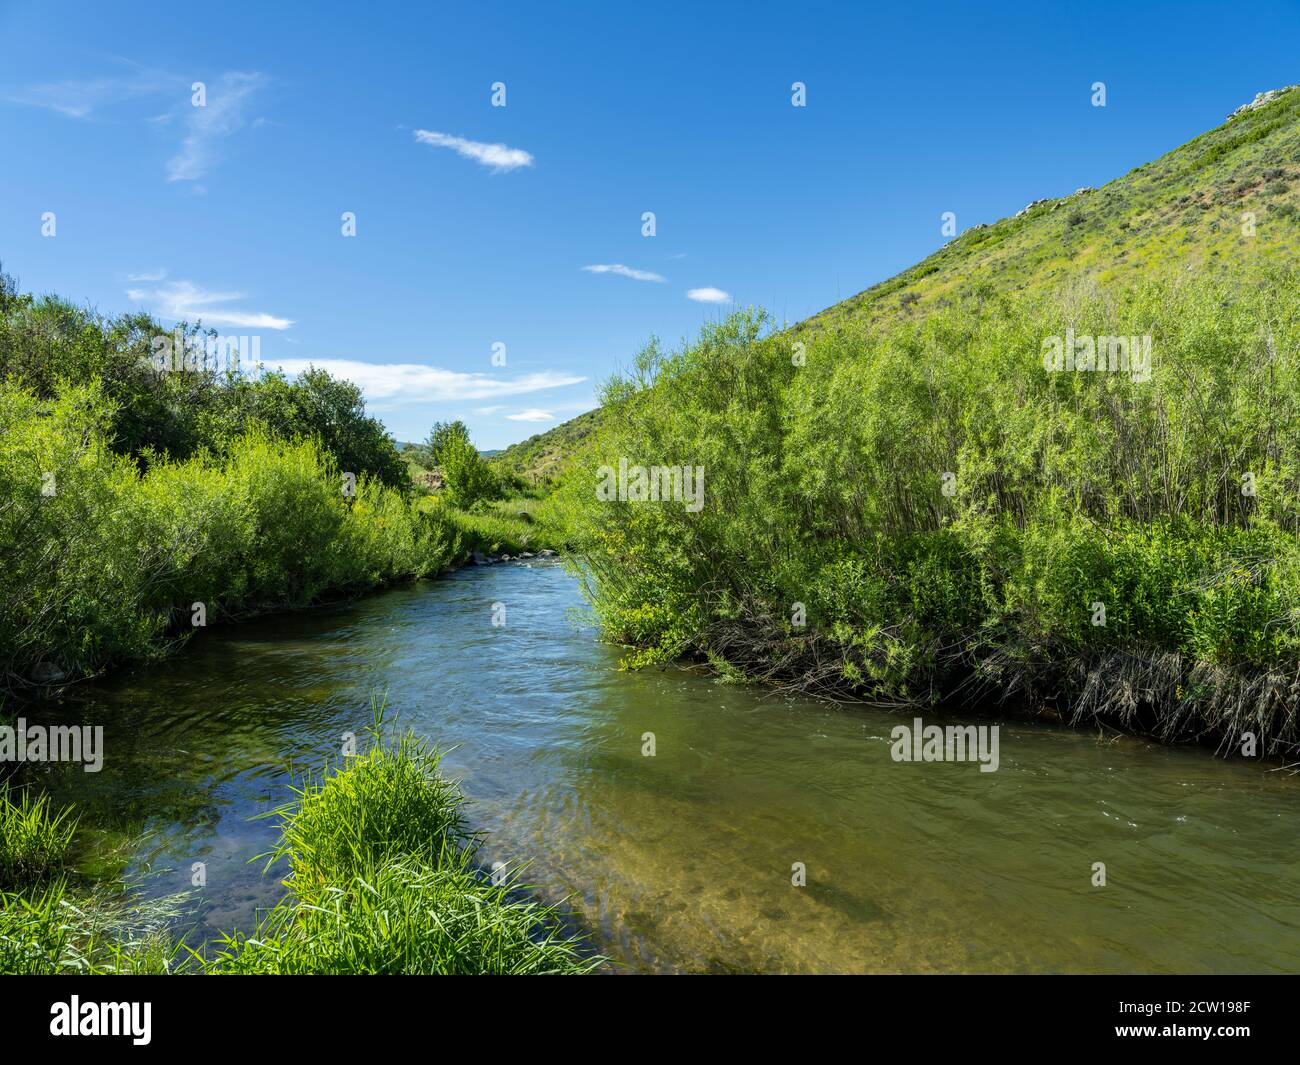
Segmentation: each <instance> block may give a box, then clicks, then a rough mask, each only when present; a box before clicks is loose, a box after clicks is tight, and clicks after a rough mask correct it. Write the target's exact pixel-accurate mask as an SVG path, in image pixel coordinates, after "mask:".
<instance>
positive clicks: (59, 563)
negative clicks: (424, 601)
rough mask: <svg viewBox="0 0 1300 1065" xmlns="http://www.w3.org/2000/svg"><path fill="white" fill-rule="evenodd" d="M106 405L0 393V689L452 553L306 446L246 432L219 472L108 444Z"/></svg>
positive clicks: (445, 531)
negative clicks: (129, 453) (201, 615)
mask: <svg viewBox="0 0 1300 1065" xmlns="http://www.w3.org/2000/svg"><path fill="white" fill-rule="evenodd" d="M112 419H113V412H112V407H111V404H109V403H108V402H107V401H106V400H105V399H104V397H103V394H102V393H101V392H100V390H99V389H98V387H97V386H96V385H94V384H88V385H65V386H64V387H62V388H61V389H60V391H59V392H58V395H57V397H56V398H55V399H54V400H53V401H40V400H37V399H36V398H35V397H34V396H33V395H32V394H31V393H28V392H25V391H23V390H21V389H19V388H16V387H14V386H12V385H4V384H0V675H3V677H4V678H6V680H7V682H8V683H10V684H20V683H23V682H24V681H25V680H27V679H30V678H33V677H34V678H35V679H38V680H40V679H48V678H50V677H52V676H53V677H58V676H62V675H77V674H86V673H92V672H94V671H96V670H98V669H100V668H102V667H103V666H105V665H107V664H109V663H111V662H114V661H117V660H120V659H125V658H135V657H141V656H146V655H149V654H152V653H154V652H156V651H158V650H159V649H160V648H161V647H162V646H163V645H164V643H163V640H164V637H166V636H167V635H169V634H172V633H177V632H185V631H190V622H191V610H192V607H193V604H194V603H198V602H201V603H203V604H204V605H205V609H206V613H207V620H208V622H209V623H212V622H214V621H216V620H218V619H219V618H220V617H221V616H222V615H223V614H238V613H248V612H254V611H260V610H266V609H275V608H281V607H297V606H303V605H306V604H309V603H312V602H314V601H317V600H319V599H321V598H324V597H327V596H330V595H337V594H345V593H351V592H357V591H362V590H365V589H367V588H372V587H375V586H377V585H379V584H382V583H384V582H386V581H391V580H397V579H401V578H407V577H421V576H425V575H429V574H434V573H436V572H438V570H440V569H442V568H443V567H445V566H446V565H448V564H449V563H450V562H452V561H454V560H455V558H456V556H457V555H458V553H459V550H460V548H459V537H458V535H457V534H456V533H455V531H454V530H453V529H452V528H451V526H450V524H449V523H448V522H447V521H445V520H444V519H441V518H440V517H439V516H437V515H429V514H423V513H420V512H418V511H417V509H416V508H415V507H414V506H413V504H412V503H411V502H410V501H409V500H408V499H407V498H406V497H405V496H403V495H402V494H400V493H398V492H396V491H394V490H392V489H390V488H387V487H384V486H383V485H381V484H379V483H377V482H373V481H370V480H368V479H366V478H364V477H363V478H361V479H360V480H359V481H357V482H356V484H355V490H352V489H353V486H352V484H351V482H350V481H349V480H345V478H344V476H343V471H339V470H337V469H336V468H335V467H334V464H333V462H332V460H331V459H330V458H329V457H328V455H327V454H326V453H324V452H323V451H322V450H321V448H320V447H319V445H318V444H317V443H316V442H315V441H314V440H301V439H296V440H289V441H286V440H282V439H279V438H276V437H274V436H271V435H270V434H268V433H266V432H265V431H262V430H259V429H257V428H256V427H254V428H253V429H251V430H250V431H249V432H247V433H245V434H244V435H243V436H241V437H239V438H238V439H236V440H234V441H232V442H231V443H230V445H229V448H228V452H227V454H225V455H224V456H223V457H222V458H221V459H220V460H218V459H214V458H213V457H211V456H210V455H207V454H200V455H197V456H195V457H193V458H190V459H188V460H187V461H185V462H179V463H177V462H168V461H165V460H163V459H158V458H155V457H153V456H146V457H145V460H144V461H143V462H142V463H141V464H140V465H137V464H136V463H135V462H134V461H132V460H131V459H128V458H126V457H123V456H120V455H117V454H115V453H114V452H113V451H112V450H111V448H110V447H109V446H108V444H107V436H106V434H107V432H108V430H109V429H110V427H111V425H112Z"/></svg>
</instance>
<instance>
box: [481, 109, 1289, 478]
mask: <svg viewBox="0 0 1300 1065" xmlns="http://www.w3.org/2000/svg"><path fill="white" fill-rule="evenodd" d="M1295 89H1296V87H1295V86H1292V87H1291V88H1288V89H1285V90H1280V91H1279V94H1278V95H1277V96H1276V97H1274V98H1272V99H1269V100H1266V101H1264V102H1262V103H1261V104H1260V105H1259V106H1254V107H1249V109H1247V110H1243V111H1241V113H1239V114H1237V115H1236V116H1235V117H1232V118H1229V119H1228V120H1227V121H1225V122H1224V123H1223V124H1222V125H1220V126H1218V127H1216V128H1215V129H1212V130H1210V131H1209V132H1208V133H1203V134H1202V135H1201V136H1199V137H1197V138H1196V139H1195V140H1192V141H1189V142H1188V143H1187V144H1184V145H1183V146H1182V147H1180V148H1175V149H1174V150H1173V151H1171V152H1168V153H1167V154H1165V155H1163V156H1161V157H1160V158H1159V159H1157V160H1155V161H1154V162H1151V163H1147V164H1144V165H1143V166H1139V167H1137V168H1135V169H1134V170H1131V171H1130V172H1129V173H1127V174H1125V175H1124V176H1123V177H1120V178H1117V179H1116V180H1114V181H1112V182H1110V183H1109V184H1107V185H1104V186H1102V187H1101V188H1099V189H1090V190H1080V191H1078V192H1075V193H1072V194H1071V195H1068V196H1064V197H1061V198H1059V199H1046V200H1040V201H1038V202H1036V203H1035V204H1033V205H1031V206H1028V207H1027V208H1026V209H1025V210H1023V211H1021V212H1019V213H1017V214H1016V215H1014V216H1012V217H1010V218H1004V219H1002V220H1001V221H998V222H994V223H993V224H992V225H978V226H974V227H972V228H970V229H967V230H966V231H965V232H964V233H962V234H961V235H960V236H958V237H956V238H955V239H953V240H952V241H950V242H949V243H947V244H945V245H944V246H943V247H942V248H940V249H939V250H938V251H937V252H935V253H934V254H933V255H931V256H929V257H928V258H925V259H923V260H921V262H919V263H917V264H916V265H915V266H913V267H911V268H909V269H907V270H904V271H903V272H902V273H900V274H897V275H895V276H894V277H891V278H889V279H888V280H886V281H882V282H880V283H879V284H876V285H873V286H872V287H870V288H868V289H866V290H864V291H862V292H860V293H858V294H857V295H856V296H852V297H850V298H849V299H846V300H843V301H842V302H840V303H837V304H835V305H833V306H831V307H828V308H827V309H826V310H824V311H821V312H820V313H818V314H816V315H813V316H812V317H811V318H809V319H807V320H806V321H804V322H800V323H798V324H797V325H794V326H792V327H791V330H790V331H791V332H792V333H793V334H795V335H802V334H804V333H805V332H809V331H812V332H815V331H820V330H823V329H826V328H829V327H834V326H837V325H842V324H844V323H845V322H846V321H848V320H857V319H861V318H867V319H869V320H871V321H877V320H882V319H883V320H891V319H898V320H903V321H907V320H915V319H917V318H919V317H922V316H924V315H926V314H927V313H928V312H929V311H931V310H933V309H934V308H936V307H943V306H946V305H948V304H949V303H952V302H955V301H957V300H959V299H961V298H963V297H965V296H969V295H979V294H980V293H990V294H991V293H993V292H997V293H1008V292H1025V293H1031V294H1032V293H1035V292H1047V291H1051V290H1053V289H1055V288H1057V287H1059V286H1060V285H1061V284H1062V283H1063V282H1065V281H1067V280H1073V281H1077V280H1078V279H1079V278H1091V279H1093V280H1095V281H1096V282H1098V283H1100V284H1102V285H1105V284H1108V283H1111V282H1120V283H1122V282H1123V281H1124V280H1125V279H1126V278H1132V277H1135V276H1139V275H1141V274H1142V273H1144V272H1153V271H1154V272H1158V271H1162V270H1166V269H1168V268H1170V267H1173V268H1184V267H1185V268H1190V269H1193V270H1198V271H1211V272H1221V273H1226V274H1233V273H1237V272H1239V271H1242V270H1246V269H1249V268H1251V267H1258V266H1262V265H1264V264H1266V263H1268V262H1285V261H1296V260H1297V259H1300V92H1297V91H1295ZM1260 95H1261V96H1263V97H1267V96H1268V95H1269V94H1260ZM1247 212H1249V213H1251V214H1253V215H1254V234H1255V235H1254V236H1246V235H1244V233H1243V229H1242V227H1243V225H1244V224H1245V223H1244V221H1243V216H1244V215H1246V214H1247ZM600 417H601V411H600V410H595V411H588V412H587V413H585V414H582V415H580V416H579V417H577V418H574V419H571V420H570V421H567V422H564V423H563V424H562V425H557V426H556V427H555V428H553V429H549V430H547V431H546V432H544V433H541V434H539V435H537V436H533V437H529V438H528V439H527V440H525V441H523V442H522V443H519V444H515V445H513V446H512V447H509V448H507V449H505V450H504V451H503V452H501V453H500V454H498V455H497V456H495V457H494V459H493V464H494V465H495V466H496V467H497V468H498V469H500V470H508V471H510V472H512V473H515V474H517V475H520V476H524V477H527V478H528V479H530V480H534V481H537V480H544V479H548V478H552V477H554V476H555V475H556V474H557V473H558V471H559V470H560V469H561V468H562V467H563V466H564V464H565V463H566V461H567V460H568V458H569V456H570V455H571V453H572V452H573V451H574V450H575V448H576V447H577V446H578V445H580V444H581V443H582V442H583V441H586V440H589V439H590V438H591V434H592V432H593V430H594V429H595V428H596V426H597V425H599V421H600Z"/></svg>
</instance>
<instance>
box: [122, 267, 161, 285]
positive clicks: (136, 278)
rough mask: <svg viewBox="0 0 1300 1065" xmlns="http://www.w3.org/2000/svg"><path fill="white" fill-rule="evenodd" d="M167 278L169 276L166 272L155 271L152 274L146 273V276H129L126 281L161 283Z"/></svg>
mask: <svg viewBox="0 0 1300 1065" xmlns="http://www.w3.org/2000/svg"><path fill="white" fill-rule="evenodd" d="M166 276H167V271H166V270H154V271H152V272H150V273H144V274H127V275H126V279H127V280H128V281H137V282H138V281H161V280H162V279H163V278H164V277H166Z"/></svg>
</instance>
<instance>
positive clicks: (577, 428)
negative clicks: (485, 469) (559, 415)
mask: <svg viewBox="0 0 1300 1065" xmlns="http://www.w3.org/2000/svg"><path fill="white" fill-rule="evenodd" d="M600 416H601V412H600V410H599V409H597V410H589V411H587V412H586V413H585V414H579V415H578V416H577V417H576V418H570V419H569V420H568V421H567V422H564V423H562V424H560V425H557V426H555V428H553V429H548V430H546V432H544V433H538V434H537V435H536V436H530V437H529V438H528V439H527V440H523V441H521V442H520V443H518V444H512V445H511V446H510V447H508V448H506V449H505V450H504V451H497V452H493V453H492V455H491V456H490V457H489V462H490V464H491V465H492V467H493V468H494V469H495V470H497V472H499V473H506V474H513V475H514V476H516V477H522V478H523V479H524V480H526V481H529V482H531V483H533V484H539V483H542V482H545V481H548V480H550V479H552V478H554V477H556V476H557V475H558V474H559V473H560V472H561V470H562V469H563V468H564V467H565V465H566V464H567V463H568V462H569V461H570V460H571V458H572V456H573V455H574V453H575V452H576V451H577V450H578V449H579V448H580V447H581V446H582V444H583V443H584V441H587V440H589V439H590V437H591V434H592V433H593V432H594V430H595V429H596V427H597V426H598V425H599V424H600Z"/></svg>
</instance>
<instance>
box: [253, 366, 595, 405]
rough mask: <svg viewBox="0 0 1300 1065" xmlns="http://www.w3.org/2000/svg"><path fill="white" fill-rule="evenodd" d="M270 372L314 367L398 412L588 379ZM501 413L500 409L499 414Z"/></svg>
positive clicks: (408, 371)
mask: <svg viewBox="0 0 1300 1065" xmlns="http://www.w3.org/2000/svg"><path fill="white" fill-rule="evenodd" d="M262 361H263V363H264V364H265V365H266V367H267V368H268V369H274V368H276V367H277V366H278V367H279V368H280V369H282V370H283V371H284V372H285V373H286V374H289V375H290V376H293V375H296V374H299V373H302V371H304V370H306V369H309V368H310V367H312V366H316V367H318V368H319V369H322V370H327V371H329V373H331V374H333V375H334V376H335V377H343V378H346V379H347V380H349V381H351V382H353V383H354V384H356V385H357V386H358V387H359V388H360V389H361V391H362V392H364V393H365V396H366V399H367V400H368V401H371V402H374V403H376V404H379V405H387V406H390V407H391V406H396V405H399V404H405V403H430V402H458V401H462V400H475V399H501V398H503V397H506V396H523V395H528V394H529V393H531V392H541V391H544V390H546V389H548V388H564V387H567V386H568V385H577V384H581V383H582V382H583V381H585V380H586V378H585V377H578V376H575V375H573V374H566V373H556V372H552V371H549V370H547V371H543V372H539V373H530V374H523V375H521V376H519V377H514V378H506V377H499V376H497V375H495V374H484V373H461V372H459V371H456V370H443V369H439V368H438V367H436V366H425V365H423V364H421V363H377V362H361V361H359V360H356V359H280V360H278V361H277V360H272V359H269V358H264V359H263V360H262ZM498 409H500V408H498Z"/></svg>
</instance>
